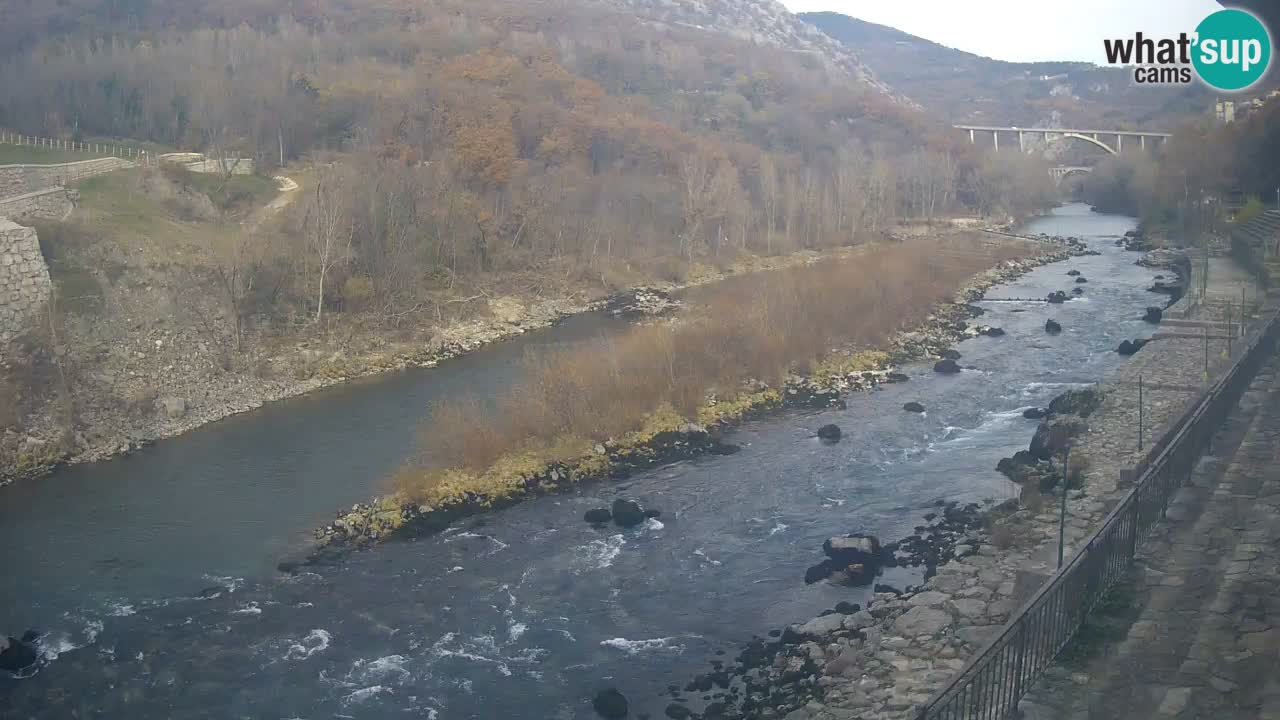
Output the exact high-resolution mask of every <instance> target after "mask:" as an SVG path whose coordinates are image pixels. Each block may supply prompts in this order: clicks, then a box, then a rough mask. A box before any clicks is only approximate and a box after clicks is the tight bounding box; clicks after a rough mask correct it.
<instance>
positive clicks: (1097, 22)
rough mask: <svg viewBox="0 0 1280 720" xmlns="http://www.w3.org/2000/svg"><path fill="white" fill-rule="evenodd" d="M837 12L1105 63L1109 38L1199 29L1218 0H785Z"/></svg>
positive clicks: (997, 48)
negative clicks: (1138, 32) (1104, 46)
mask: <svg viewBox="0 0 1280 720" xmlns="http://www.w3.org/2000/svg"><path fill="white" fill-rule="evenodd" d="M782 4H783V5H786V6H787V7H788V8H790V9H791V11H792V12H812V11H817V10H831V11H833V12H838V13H843V14H845V15H851V16H853V17H856V18H859V19H861V20H867V21H869V22H874V23H880V24H881V25H888V26H890V27H895V28H898V29H899V30H902V31H904V32H909V33H911V34H912V35H918V36H920V37H922V38H926V39H928V40H932V41H934V42H937V43H941V44H943V45H948V46H950V47H954V48H959V49H961V50H967V51H969V52H972V53H977V54H979V55H986V56H987V57H993V58H996V59H998V60H1011V61H1017V62H1026V61H1031V60H1084V61H1088V62H1095V63H1102V62H1104V61H1105V58H1104V56H1103V51H1102V40H1103V38H1113V37H1114V38H1120V37H1132V36H1133V34H1134V33H1135V32H1137V31H1139V30H1141V31H1142V33H1143V34H1144V35H1147V36H1155V37H1172V36H1176V35H1177V34H1178V33H1180V32H1183V31H1185V32H1191V31H1192V30H1195V28H1196V25H1199V24H1200V21H1201V20H1203V19H1204V17H1205V16H1206V15H1208V14H1209V13H1211V12H1213V11H1215V10H1220V9H1222V6H1220V5H1218V3H1216V2H1214V0H782Z"/></svg>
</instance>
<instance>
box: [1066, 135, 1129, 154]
mask: <svg viewBox="0 0 1280 720" xmlns="http://www.w3.org/2000/svg"><path fill="white" fill-rule="evenodd" d="M1062 137H1064V138H1074V139H1076V140H1083V141H1085V142H1087V143H1093V144H1094V145H1097V146H1098V147H1100V148H1102V149H1103V150H1106V151H1107V152H1108V153H1110V154H1111V155H1116V154H1117V152H1116V149H1115V148H1113V147H1111V146H1110V145H1108V144H1106V143H1104V142H1102V141H1101V140H1099V139H1098V138H1096V137H1090V136H1088V135H1081V134H1080V133H1073V132H1066V133H1062Z"/></svg>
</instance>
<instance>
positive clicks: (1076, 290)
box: [1071, 287, 1084, 295]
mask: <svg viewBox="0 0 1280 720" xmlns="http://www.w3.org/2000/svg"><path fill="white" fill-rule="evenodd" d="M1071 294H1072V295H1083V294H1084V288H1082V287H1074V288H1071Z"/></svg>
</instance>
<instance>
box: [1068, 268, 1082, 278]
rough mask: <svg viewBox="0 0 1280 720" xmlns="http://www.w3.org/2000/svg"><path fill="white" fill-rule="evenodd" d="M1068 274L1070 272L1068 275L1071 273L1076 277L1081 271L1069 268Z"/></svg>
mask: <svg viewBox="0 0 1280 720" xmlns="http://www.w3.org/2000/svg"><path fill="white" fill-rule="evenodd" d="M1067 274H1068V275H1071V276H1072V277H1074V276H1076V275H1079V274H1080V271H1079V270H1068V271H1067Z"/></svg>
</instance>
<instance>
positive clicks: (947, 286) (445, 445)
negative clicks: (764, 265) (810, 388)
mask: <svg viewBox="0 0 1280 720" xmlns="http://www.w3.org/2000/svg"><path fill="white" fill-rule="evenodd" d="M1028 252H1029V251H1028V249H1027V248H1025V247H1016V246H1010V245H996V246H993V245H988V244H984V243H981V242H980V241H977V240H975V239H973V238H967V237H960V238H952V239H948V240H942V241H940V240H923V239H920V240H911V241H907V242H903V243H894V244H886V245H883V246H878V247H873V248H869V249H867V250H866V251H865V252H863V253H860V254H859V255H858V256H856V257H854V258H851V259H848V260H845V261H840V262H833V263H826V264H821V265H814V266H808V267H800V268H793V269H789V270H782V271H777V272H768V273H758V274H754V275H751V276H746V277H740V278H736V279H733V280H730V281H726V282H723V283H720V284H718V285H715V286H711V287H707V288H703V289H702V290H700V291H699V292H698V293H696V294H695V295H694V296H693V297H691V299H690V305H691V307H690V309H689V311H687V312H686V314H685V316H684V317H683V318H682V319H681V321H680V322H677V323H662V324H651V325H645V326H637V327H635V328H634V329H632V330H630V331H629V332H626V333H624V334H622V335H621V336H618V337H615V338H614V339H611V340H608V341H603V342H601V343H598V344H594V345H588V346H585V347H579V348H574V349H572V350H568V351H565V352H562V353H560V354H556V355H552V356H550V357H547V358H544V359H542V360H541V361H539V362H536V363H533V364H531V366H530V367H529V368H527V374H526V377H527V378H528V379H527V381H526V382H524V383H523V384H521V385H519V386H517V387H516V388H514V389H513V390H512V391H511V392H510V393H509V394H507V395H505V396H504V397H501V398H499V399H498V401H497V402H496V404H495V405H494V406H493V407H489V406H487V405H485V404H484V403H481V402H479V401H477V400H474V399H466V400H462V401H451V402H446V403H442V404H439V405H438V406H436V407H434V408H433V409H432V413H431V417H430V419H429V420H428V421H427V424H426V427H425V428H424V430H423V434H422V441H423V446H424V447H423V450H424V458H423V465H424V466H426V467H430V468H436V469H439V468H457V469H461V470H465V471H469V472H472V473H480V472H484V471H485V470H487V469H489V468H490V467H491V466H493V465H494V463H495V462H497V461H498V460H499V458H502V457H504V456H506V455H509V454H511V453H516V452H526V453H527V452H533V453H536V454H538V455H539V456H540V457H546V458H548V459H555V458H554V454H555V453H554V452H551V451H552V450H553V449H554V448H581V447H583V446H584V445H586V446H587V447H589V443H594V442H600V441H603V440H605V439H607V438H616V437H618V436H620V435H621V434H623V433H626V432H628V431H631V430H635V429H637V428H639V427H640V426H641V425H643V424H644V423H645V420H646V418H647V417H650V416H651V415H653V414H654V413H655V412H657V411H660V410H663V411H667V412H670V411H671V410H674V411H675V412H676V413H678V414H679V415H680V416H682V417H685V418H696V417H697V411H698V408H699V407H700V406H702V405H704V403H705V402H706V400H707V397H708V395H709V394H715V395H717V396H718V397H721V398H724V399H726V400H731V399H732V398H733V397H735V396H738V395H739V394H740V393H741V392H742V388H743V385H744V382H745V381H747V380H761V381H764V382H767V383H770V384H776V383H779V382H780V381H782V380H783V378H784V377H785V376H786V374H787V373H790V372H799V373H806V372H810V371H811V370H812V369H813V368H814V367H815V366H816V365H817V364H818V363H819V362H820V361H822V360H823V358H824V357H826V356H827V355H828V354H830V353H831V351H832V350H833V349H835V348H841V347H848V346H854V347H858V348H871V347H878V346H882V345H883V344H884V343H885V342H886V341H887V340H888V338H889V337H890V336H891V334H893V333H894V332H895V331H898V330H901V329H904V328H908V327H914V326H917V325H919V324H920V323H922V322H923V321H924V320H925V318H926V316H927V314H928V312H929V310H930V307H931V306H932V305H933V304H934V303H936V302H939V301H942V300H944V299H948V298H950V297H951V296H952V295H953V294H954V293H955V292H956V290H958V289H959V287H960V286H961V285H962V284H963V283H964V281H965V280H966V279H968V278H969V277H971V276H972V275H974V274H975V273H977V272H979V271H982V270H984V269H986V268H988V267H990V266H992V265H994V264H995V263H997V262H999V261H1001V260H1005V259H1010V258H1012V257H1016V256H1022V255H1026V254H1027V253H1028ZM439 475H440V473H438V472H432V471H427V470H417V471H412V470H411V471H405V472H401V473H399V474H398V475H397V483H398V485H399V489H400V490H401V491H404V492H408V493H409V494H411V495H420V494H421V492H422V491H423V490H424V488H423V487H422V485H423V484H424V483H426V484H429V483H431V482H433V480H432V478H435V477H438V476H439Z"/></svg>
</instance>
